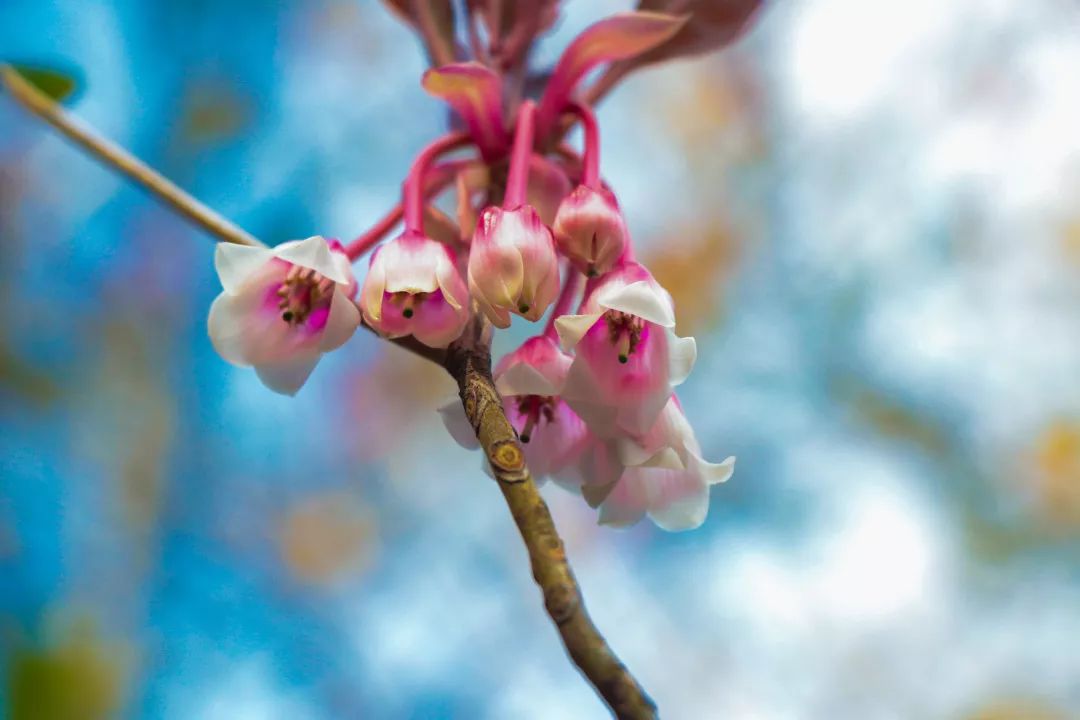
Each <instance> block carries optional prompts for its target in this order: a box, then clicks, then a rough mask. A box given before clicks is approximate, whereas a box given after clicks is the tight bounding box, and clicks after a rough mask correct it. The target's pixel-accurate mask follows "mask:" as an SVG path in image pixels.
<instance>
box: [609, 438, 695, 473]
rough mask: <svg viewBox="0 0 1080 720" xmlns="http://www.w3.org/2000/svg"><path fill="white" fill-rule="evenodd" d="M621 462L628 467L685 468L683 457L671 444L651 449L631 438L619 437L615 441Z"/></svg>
mask: <svg viewBox="0 0 1080 720" xmlns="http://www.w3.org/2000/svg"><path fill="white" fill-rule="evenodd" d="M615 447H616V450H617V452H618V454H619V462H621V463H622V464H623V465H626V466H627V467H648V468H663V469H666V470H684V469H685V467H686V466H685V465H683V461H682V458H680V457H679V454H678V453H677V452H676V451H675V450H674V449H673V448H671V447H670V446H665V447H662V448H660V449H659V450H655V451H650V450H649V449H647V448H645V447H643V446H642V445H640V444H639V443H637V442H635V441H634V440H632V439H631V438H619V439H617V440H616V441H615Z"/></svg>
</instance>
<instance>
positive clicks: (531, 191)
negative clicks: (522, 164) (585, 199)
mask: <svg viewBox="0 0 1080 720" xmlns="http://www.w3.org/2000/svg"><path fill="white" fill-rule="evenodd" d="M571 189H572V188H571V186H570V179H569V178H568V177H567V176H566V173H565V172H563V170H562V168H560V167H559V166H558V165H556V164H555V163H554V162H552V161H551V160H548V159H547V158H544V157H541V156H539V155H533V156H532V158H531V159H530V161H529V188H528V190H527V191H526V196H525V197H526V200H527V201H528V203H529V204H530V205H532V206H533V207H535V208H536V212H538V213H539V214H540V219H541V220H543V222H544V224H545V225H551V224H552V223H553V222H555V214H556V213H557V212H558V211H559V204H560V203H561V202H562V200H563V198H564V197H566V196H567V195H569V194H570V191H571Z"/></svg>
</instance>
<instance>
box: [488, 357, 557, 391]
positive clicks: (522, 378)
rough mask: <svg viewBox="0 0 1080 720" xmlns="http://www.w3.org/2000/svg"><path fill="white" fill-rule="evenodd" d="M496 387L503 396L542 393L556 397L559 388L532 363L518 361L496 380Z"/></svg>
mask: <svg viewBox="0 0 1080 720" xmlns="http://www.w3.org/2000/svg"><path fill="white" fill-rule="evenodd" d="M495 389H496V390H498V391H499V394H500V395H502V396H503V397H515V396H518V395H542V396H544V397H554V396H555V395H558V394H559V389H558V388H557V387H555V386H554V385H552V383H551V381H550V380H548V379H547V378H546V377H544V376H543V375H542V374H541V373H540V371H538V370H537V369H536V368H534V367H533V366H532V365H527V364H526V363H518V364H516V365H511V366H510V367H509V368H507V369H506V371H505V372H504V373H502V374H501V375H500V376H499V377H498V378H497V379H496V380H495Z"/></svg>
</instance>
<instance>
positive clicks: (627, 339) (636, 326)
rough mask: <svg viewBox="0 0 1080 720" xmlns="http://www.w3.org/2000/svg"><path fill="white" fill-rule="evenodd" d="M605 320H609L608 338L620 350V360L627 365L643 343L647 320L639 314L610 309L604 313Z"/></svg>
mask: <svg viewBox="0 0 1080 720" xmlns="http://www.w3.org/2000/svg"><path fill="white" fill-rule="evenodd" d="M604 320H605V321H607V328H608V340H609V341H611V344H612V345H614V346H615V347H616V348H617V349H618V350H619V362H621V363H623V364H624V365H625V364H626V363H627V362H629V361H630V356H631V355H632V354H633V353H634V351H635V350H637V347H638V345H640V344H641V332H642V330H644V329H645V321H644V320H642V319H641V318H639V317H638V316H637V315H631V314H629V313H624V312H619V311H618V310H608V311H607V313H605V314H604Z"/></svg>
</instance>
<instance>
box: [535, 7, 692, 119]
mask: <svg viewBox="0 0 1080 720" xmlns="http://www.w3.org/2000/svg"><path fill="white" fill-rule="evenodd" d="M686 20H687V18H686V17H685V16H684V17H676V16H674V15H667V14H664V13H656V12H628V13H618V14H617V15H612V16H611V17H608V18H604V19H603V20H600V21H599V22H597V23H594V24H593V25H591V26H589V27H588V28H586V29H585V31H584V32H582V33H581V34H580V35H578V36H577V38H576V39H575V40H574V41H573V42H572V43H570V46H569V47H567V48H566V50H565V51H564V52H563V54H562V57H561V58H559V62H558V64H556V66H555V70H554V71H553V72H552V74H551V80H550V82H549V83H548V87H547V91H546V92H545V93H544V97H543V99H542V100H541V102H540V109H539V112H538V117H537V126H538V127H537V130H538V131H539V134H540V135H541V136H543V135H545V134H546V133H547V131H549V130H550V129H551V128H552V123H553V122H554V120H555V116H556V115H557V114H558V113H559V112H560V111H561V110H562V109H563V107H564V105H565V104H566V100H567V98H569V97H570V95H571V94H573V92H574V88H575V87H576V86H577V84H578V82H579V81H580V80H581V78H582V77H584V76H585V74H586V73H587V72H589V70H592V69H593V68H594V67H596V66H597V65H600V64H601V63H606V62H614V61H616V60H626V59H628V58H632V57H636V56H638V55H640V54H642V53H644V52H646V51H648V50H651V49H653V48H655V47H657V46H658V45H660V44H662V43H664V42H666V41H667V40H670V39H671V38H672V37H673V36H674V35H675V34H676V33H677V32H678V31H679V30H680V28H682V26H683V23H685V22H686Z"/></svg>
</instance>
